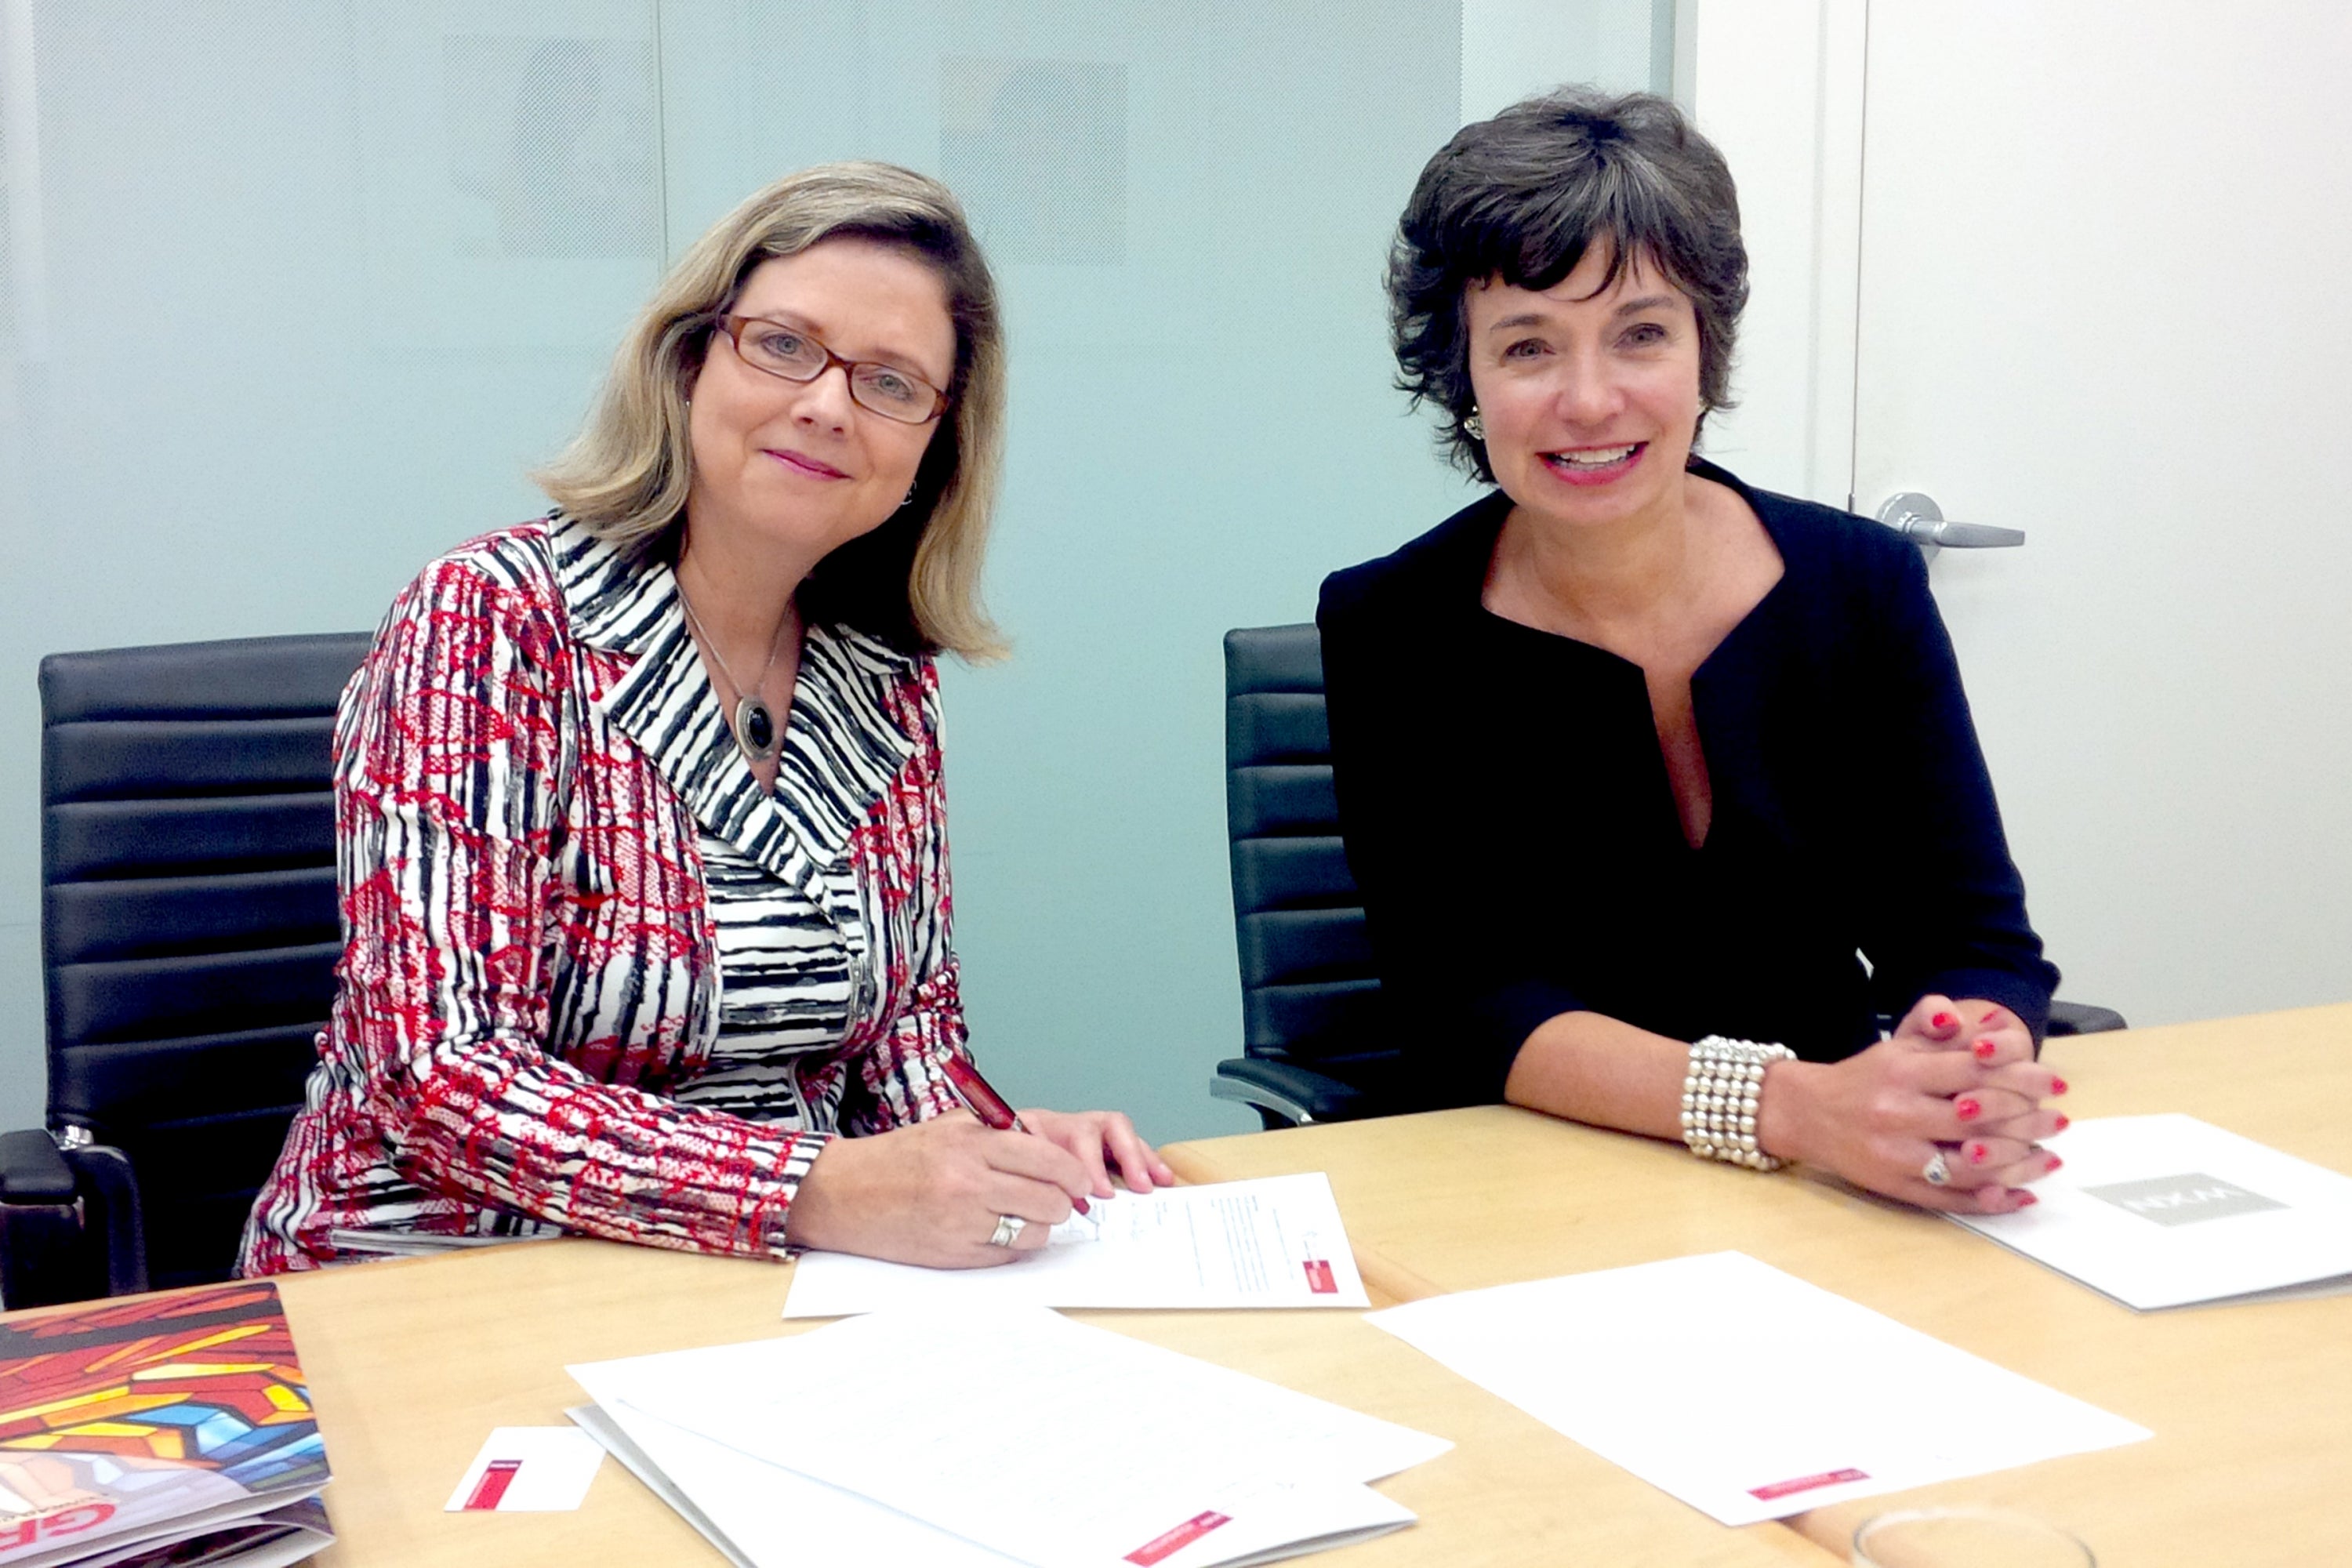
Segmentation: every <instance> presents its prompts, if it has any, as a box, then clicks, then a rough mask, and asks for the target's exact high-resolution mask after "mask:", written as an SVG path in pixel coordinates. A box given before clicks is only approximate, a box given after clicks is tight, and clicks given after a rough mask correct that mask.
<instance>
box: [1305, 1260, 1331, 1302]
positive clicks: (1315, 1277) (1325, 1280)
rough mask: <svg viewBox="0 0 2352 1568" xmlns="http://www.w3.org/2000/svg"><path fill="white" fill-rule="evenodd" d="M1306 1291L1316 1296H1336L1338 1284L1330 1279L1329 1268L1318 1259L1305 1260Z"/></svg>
mask: <svg viewBox="0 0 2352 1568" xmlns="http://www.w3.org/2000/svg"><path fill="white" fill-rule="evenodd" d="M1307 1289H1308V1290H1310V1291H1312V1292H1313V1293H1314V1294H1316V1295H1318V1296H1336V1295H1338V1294H1339V1281H1338V1280H1337V1279H1332V1278H1331V1266H1330V1265H1329V1264H1328V1263H1326V1262H1325V1261H1323V1259H1321V1258H1308V1259H1307Z"/></svg>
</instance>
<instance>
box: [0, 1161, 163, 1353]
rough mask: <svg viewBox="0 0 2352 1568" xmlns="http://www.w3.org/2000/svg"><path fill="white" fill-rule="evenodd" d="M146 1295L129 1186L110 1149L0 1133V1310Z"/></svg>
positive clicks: (134, 1191)
mask: <svg viewBox="0 0 2352 1568" xmlns="http://www.w3.org/2000/svg"><path fill="white" fill-rule="evenodd" d="M144 1289H147V1241H146V1234H145V1231H144V1229H143V1227H142V1223H141V1219H140V1213H139V1180H138V1177H137V1176H136V1175H135V1174H134V1173H132V1171H131V1161H130V1160H129V1158H128V1157H126V1156H125V1155H124V1154H123V1152H122V1151H121V1150H120V1149H115V1148H110V1147H109V1146H107V1145H106V1144H103V1143H77V1144H74V1145H72V1146H71V1147H69V1148H59V1147H58V1143H57V1141H56V1140H55V1139H53V1138H51V1137H50V1136H49V1134H48V1133H47V1132H46V1131H41V1130H40V1129H37V1128H35V1129H30V1130H27V1131H17V1132H9V1133H5V1134H0V1304H5V1306H7V1307H8V1308H11V1309H14V1308H17V1307H47V1306H56V1305H58V1304H60V1303H63V1302H67V1301H85V1300H89V1299H91V1298H92V1297H97V1296H122V1295H129V1294H131V1293H132V1292H134V1291H140V1290H144Z"/></svg>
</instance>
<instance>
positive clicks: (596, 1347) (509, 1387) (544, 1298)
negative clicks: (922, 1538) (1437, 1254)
mask: <svg viewBox="0 0 2352 1568" xmlns="http://www.w3.org/2000/svg"><path fill="white" fill-rule="evenodd" d="M790 1279H791V1270H790V1268H787V1267H781V1266H778V1265H775V1264H771V1263H756V1262H744V1261H738V1260H730V1259H725V1258H701V1257H695V1256H689V1255H684V1254H678V1253H666V1252H656V1251H653V1250H651V1249H649V1248H642V1247H621V1246H616V1245H613V1244H609V1243H604V1242H594V1241H575V1240H564V1241H552V1242H531V1243H525V1244H521V1245H517V1246H512V1247H499V1248H492V1249H486V1250H483V1251H478V1252H470V1253H463V1254H458V1255H455V1256H450V1257H442V1258H420V1259H406V1260H400V1261H388V1262H378V1263H369V1264H364V1265H360V1266H356V1267H351V1268H334V1269H327V1270H323V1271H321V1272H319V1273H315V1274H305V1275H297V1276H289V1277H287V1278H284V1279H281V1280H280V1281H279V1289H280V1292H281V1295H282V1298H283V1300H284V1301H285V1303H286V1312H287V1319H288V1321H289V1325H290V1326H291V1327H292V1329H293V1331H294V1337H295V1342H296V1344H297V1346H298V1347H299V1350H300V1352H301V1357H302V1367H303V1371H304V1373H305V1374H306V1375H307V1376H308V1377H309V1379H310V1392H311V1396H312V1399H313V1401H314V1403H315V1404H316V1405H317V1408H318V1412H319V1424H320V1430H321V1432H322V1434H323V1435H324V1436H325V1438H326V1445H327V1457H328V1460H329V1463H330V1464H331V1466H332V1468H333V1470H334V1478H335V1479H334V1480H333V1481H332V1482H331V1484H330V1485H329V1487H328V1489H327V1494H326V1500H327V1506H328V1509H329V1511H330V1513H331V1516H332V1517H333V1520H334V1522H335V1527H336V1530H337V1532H338V1535H339V1538H340V1539H339V1542H338V1544H336V1545H335V1546H334V1547H332V1548H331V1549H330V1550H329V1552H327V1553H326V1554H325V1555H324V1556H322V1557H320V1559H319V1561H320V1563H323V1564H328V1565H331V1568H389V1565H393V1564H398V1565H400V1568H444V1565H446V1568H458V1565H460V1564H462V1565H465V1568H478V1565H480V1564H486V1563H495V1564H499V1565H500V1568H532V1565H535V1564H551V1565H554V1564H560V1565H562V1568H589V1565H592V1564H602V1563H627V1564H641V1563H660V1564H665V1565H666V1564H669V1563H682V1564H701V1563H719V1562H720V1561H721V1559H720V1558H719V1554H718V1553H717V1552H715V1551H713V1550H712V1549H711V1548H710V1547H709V1545H708V1544H707V1543H706V1542H703V1541H702V1539H701V1538H700V1537H699V1536H698V1535H696V1534H695V1533H694V1531H692V1530H691V1529H689V1528H688V1526H687V1524H686V1523H685V1522H684V1521H682V1520H680V1519H679V1518H678V1517H677V1515H676V1514H675V1513H673V1512H672V1511H671V1510H669V1508H668V1507H667V1506H666V1505H665V1504H663V1503H662V1502H660V1501H659V1500H656V1498H655V1497H654V1495H653V1494H652V1493H651V1492H649V1491H647V1490H646V1489H645V1488H644V1487H643V1486H642V1485H640V1484H639V1483H638V1481H637V1480H636V1479H635V1477H633V1476H631V1475H630V1474H629V1473H628V1472H627V1471H625V1469H623V1468H621V1467H620V1466H619V1465H618V1464H616V1463H614V1462H611V1461H607V1462H606V1464H605V1465H604V1468H603V1469H602V1471H601V1472H600V1473H599V1474H598V1476H597V1478H596V1481H595V1484H594V1486H593V1488H592V1489H591V1490H590V1492H589V1494H588V1499H587V1502H586V1504H585V1505H584V1506H583V1508H581V1509H580V1510H579V1511H577V1512H574V1513H524V1514H497V1513H456V1514H452V1513H445V1512H443V1511H442V1505H443V1504H444V1503H445V1502H446V1501H447V1500H448V1496H449V1493H450V1491H451V1490H452V1489H454V1488H455V1487H456V1486H457V1480H458V1478H459V1477H460V1476H461V1475H462V1474H463V1473H464V1471H465V1468H466V1466H467V1462H468V1461H470V1460H471V1459H472V1458H473V1457H474V1454H475V1451H476V1450H477V1449H478V1447H480V1446H481V1443H482V1440H483V1439H484V1438H485V1437H487V1436H488V1435H489V1432H490V1429H491V1428H492V1427H493V1426H562V1425H564V1417H563V1410H564V1408H565V1407H566V1406H567V1405H578V1404H581V1403H583V1401H584V1395H583V1394H582V1393H581V1391H580V1388H579V1386H578V1385H577V1384H574V1383H573V1382H572V1380H571V1378H570V1377H568V1376H566V1375H565V1373H564V1371H563V1368H564V1366H565V1364H566V1363H577V1362H586V1361H598V1360H604V1359H608V1358H612V1357H616V1356H626V1355H640V1354H645V1353H648V1352H654V1351H662V1350H677V1349H684V1348H687V1347H689V1346H695V1345H705V1344H724V1343H730V1342H738V1341H743V1340H751V1339H758V1338H762V1337H767V1336H773V1335H780V1334H787V1333H797V1332H802V1331H806V1330H807V1329H808V1328H810V1327H812V1326H814V1325H812V1324H809V1323H806V1322H793V1323H786V1322H784V1321H782V1320H781V1318H780V1316H779V1314H781V1312H782V1310H783V1302H784V1294H785V1290H786V1289H787V1286H788V1284H789V1282H790ZM1073 1315H1074V1316H1078V1317H1082V1318H1085V1319H1087V1321H1094V1322H1098V1323H1101V1324H1102V1325H1104V1326H1105V1327H1108V1328H1111V1329H1115V1330H1118V1331H1120V1332H1123V1333H1129V1334H1133V1335H1135V1336H1136V1337H1138V1338H1139V1339H1145V1340H1149V1341H1151V1342H1154V1343H1157V1344H1162V1345H1166V1346H1168V1347H1170V1348H1171V1349H1175V1350H1179V1351H1182V1352H1186V1353H1188V1354H1192V1355H1197V1356H1200V1357H1202V1359H1204V1360H1208V1361H1213V1362H1217V1363H1222V1364H1223V1365H1226V1366H1231V1367H1234V1368H1236V1369H1238V1370H1240V1371H1244V1372H1248V1373H1255V1374H1256V1375H1258V1376H1262V1377H1265V1378H1266V1379H1268V1380H1269V1381H1272V1382H1276V1383H1280V1384H1285V1385H1286V1386H1288V1387H1291V1388H1296V1389H1298V1390H1301V1391H1302V1392H1305V1393H1307V1394H1316V1395H1318V1396H1320V1397H1323V1398H1326V1399H1329V1400H1332V1401H1334V1402H1335V1403H1339V1404H1343V1405H1349V1406H1351V1407H1352V1408H1355V1409H1358V1410H1361V1411H1365V1412H1367V1413H1369V1414H1370V1415H1380V1416H1383V1417H1386V1418H1387V1419H1390V1420H1392V1421H1399V1422H1402V1423H1404V1424H1405V1425H1407V1426H1415V1427H1418V1428H1420V1429H1422V1430H1423V1431H1428V1432H1434V1433H1437V1434H1440V1435H1441V1436H1446V1437H1450V1438H1452V1439H1454V1443H1455V1447H1454V1449H1453V1450H1452V1451H1451V1452H1449V1453H1446V1454H1444V1455H1442V1456H1440V1457H1439V1458H1435V1459H1433V1460H1431V1461H1430V1462H1429V1463H1427V1464H1425V1465H1422V1466H1419V1467H1416V1468H1413V1469H1411V1470H1408V1471H1406V1472H1405V1473H1403V1474H1402V1475H1401V1476H1397V1477H1395V1478H1393V1479H1390V1480H1387V1481H1383V1482H1381V1483H1380V1489H1381V1490H1382V1491H1383V1492H1385V1493H1387V1494H1388V1495H1389V1496H1391V1497H1392V1498H1394V1499H1396V1500H1398V1501H1400V1502H1402V1503H1403V1504H1404V1505H1405V1506H1407V1507H1408V1508H1411V1509H1412V1510H1415V1511H1416V1512H1418V1513H1419V1514H1420V1515H1421V1522H1420V1523H1419V1524H1417V1525H1415V1526H1412V1528H1410V1529H1407V1530H1404V1531H1399V1532H1397V1533H1394V1534H1391V1535H1389V1536H1386V1537H1383V1538H1381V1539H1380V1540H1377V1541H1373V1542H1366V1543H1365V1544H1363V1545H1360V1546H1356V1547H1351V1548H1349V1549H1346V1550H1344V1551H1340V1552H1327V1553H1322V1554H1318V1555H1317V1556H1315V1557H1314V1558H1312V1559H1311V1561H1313V1562H1316V1563H1325V1562H1328V1563H1334V1564H1344V1565H1345V1568H1359V1565H1361V1568H1382V1565H1387V1564H1404V1563H1416V1564H1418V1563H1444V1564H1447V1565H1448V1568H1454V1565H1479V1564H1497V1565H1500V1564H1528V1565H1530V1568H1532V1565H1536V1564H1543V1565H1546V1568H1549V1565H1552V1564H1559V1563H1612V1564H1615V1563H1627V1564H1646V1563H1657V1564H1662V1565H1663V1564H1678V1565H1679V1564H1690V1565H1693V1568H1791V1565H1796V1568H1828V1565H1829V1564H1831V1563H1833V1562H1840V1561H1843V1558H1842V1557H1839V1558H1834V1559H1833V1558H1832V1557H1830V1556H1829V1555H1827V1554H1825V1553H1823V1552H1822V1551H1821V1550H1820V1549H1819V1548H1817V1547H1815V1546H1813V1545H1811V1543H1809V1542H1806V1541H1804V1540H1803V1539H1802V1538H1801V1537H1799V1536H1797V1535H1795V1534H1792V1533H1791V1532H1790V1531H1786V1530H1784V1529H1781V1528H1780V1526H1777V1525H1759V1526H1756V1527H1753V1528H1750V1529H1748V1530H1742V1531H1727V1530H1724V1529H1721V1528H1720V1527H1718V1526H1717V1525H1715V1524H1714V1523H1712V1522H1710V1521H1707V1520H1706V1519H1704V1518H1702V1517H1701V1516H1700V1515H1698V1514H1696V1513H1695V1512H1693V1511H1692V1510H1689V1509H1686V1508H1685V1507H1683V1506H1682V1505H1681V1504H1680V1503H1678V1502H1675V1500H1673V1499H1671V1498H1668V1497H1665V1496H1664V1495H1663V1494H1660V1493H1658V1492H1656V1491H1655V1490H1654V1489H1651V1488H1649V1487H1648V1486H1645V1485H1644V1484H1643V1483H1642V1482H1640V1481H1638V1480H1636V1479H1634V1478H1633V1477H1632V1476H1629V1475H1627V1474H1625V1473H1624V1472H1622V1471H1621V1470H1619V1469H1617V1468H1615V1467H1614V1466H1612V1465H1610V1464H1608V1463H1606V1462H1605V1461H1603V1460H1601V1459H1600V1458H1597V1457H1595V1456H1594V1455H1592V1454H1591V1453H1588V1452H1586V1451H1585V1450H1584V1449H1582V1448H1580V1447H1577V1446H1576V1445H1575V1444H1573V1443H1570V1441H1569V1440H1568V1439H1566V1438H1565V1437H1562V1436H1559V1434H1558V1433H1556V1432H1554V1431H1552V1430H1551V1429H1550V1428H1549V1427H1547V1426H1543V1425H1542V1424H1541V1423H1539V1422H1538V1421H1536V1420H1535V1419H1534V1418H1533V1417H1531V1416H1528V1415H1524V1414H1523V1413H1521V1412H1520V1411H1518V1410H1517V1409H1516V1408H1514V1407H1513V1406H1511V1405H1507V1404H1506V1403H1504V1402H1503V1401H1501V1400H1499V1399H1496V1398H1494V1397H1493V1396H1492V1395H1490V1394H1486V1393H1485V1392H1483V1391H1481V1390H1479V1389H1476V1388H1474V1387H1472V1386H1471V1385H1470V1384H1466V1383H1464V1382H1463V1381H1462V1380H1460V1379H1459V1378H1456V1377H1454V1375H1453V1374H1452V1373H1449V1372H1447V1371H1445V1370H1444V1368H1443V1367H1441V1366H1439V1365H1438V1364H1437V1363H1434V1362H1432V1361H1430V1360H1428V1359H1427V1358H1426V1357H1424V1356H1423V1355H1422V1354H1421V1353H1420V1352H1417V1351H1414V1350H1412V1348H1411V1347H1409V1346H1407V1345H1405V1344H1404V1343H1403V1342H1401V1341H1398V1340H1395V1339H1392V1338H1391V1337H1390V1336H1389V1335H1387V1334H1384V1333H1382V1332H1381V1331H1379V1330H1378V1329H1375V1328H1372V1327H1370V1325H1368V1324H1366V1323H1365V1322H1364V1321H1362V1320H1361V1317H1360V1314H1358V1313H1355V1312H1349V1311H1331V1310H1317V1311H1286V1312H1095V1313H1078V1314H1073ZM954 1397H955V1391H954V1390H951V1389H942V1390H941V1391H940V1398H941V1399H942V1400H948V1399H952V1398H954ZM971 1423H972V1432H973V1436H974V1440H975V1441H977V1442H985V1441H986V1440H987V1434H988V1419H987V1415H986V1413H985V1412H984V1411H974V1412H972V1413H971ZM1098 1426H1099V1430H1100V1433H1101V1436H1102V1451H1103V1456H1104V1459H1105V1462H1107V1463H1118V1462H1128V1463H1136V1464H1148V1463H1150V1433H1151V1422H1150V1412H1149V1411H1137V1412H1132V1413H1126V1414H1121V1413H1116V1412H1104V1413H1102V1414H1101V1415H1100V1417H1099V1419H1098ZM876 1568H897V1565H895V1564H877V1565H876ZM910 1568H912V1565H910Z"/></svg>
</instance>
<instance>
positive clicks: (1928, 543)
mask: <svg viewBox="0 0 2352 1568" xmlns="http://www.w3.org/2000/svg"><path fill="white" fill-rule="evenodd" d="M1878 521H1881V522H1883V523H1885V525H1886V526H1887V527H1889V528H1891V529H1893V530H1894V531H1895V532H1897V533H1899V534H1901V535H1902V536H1903V537H1904V538H1906V539H1907V540H1909V541H1911V542H1912V543H1914V544H1916V545H1917V546H1918V547H1919V550H1920V552H1921V553H1922V554H1924V555H1926V556H1927V559H1928V560H1930V561H1933V560H1934V559H1935V558H1936V552H1937V550H1939V549H1944V548H1950V549H1954V550H1999V549H2003V548H2006V547H2008V546H2010V545H2016V544H2022V543H2024V542H2025V531H2024V530H2022V529H2017V528H1995V527H1994V526H1992V525H1991V524H1990V523H1987V522H1953V521H1948V519H1947V518H1946V517H1945V516H1944V509H1943V508H1941V507H1939V506H1937V504H1936V503H1935V502H1934V501H1933V500H1930V499H1929V498H1927V496H1924V495H1921V494H1920V493H1919V492H1918V491H1917V490H1905V491H1903V492H1902V493H1901V494H1900V495H1892V496H1889V497H1887V498H1886V500H1885V501H1884V502H1883V503H1881V505H1880V506H1879V509H1878Z"/></svg>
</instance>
